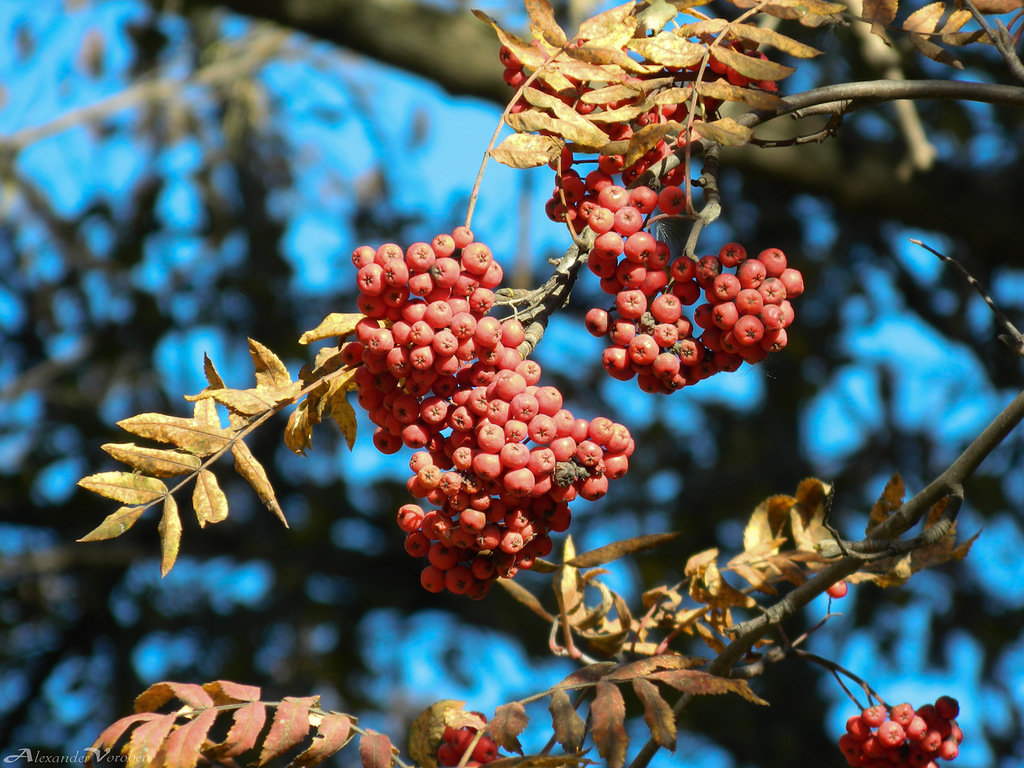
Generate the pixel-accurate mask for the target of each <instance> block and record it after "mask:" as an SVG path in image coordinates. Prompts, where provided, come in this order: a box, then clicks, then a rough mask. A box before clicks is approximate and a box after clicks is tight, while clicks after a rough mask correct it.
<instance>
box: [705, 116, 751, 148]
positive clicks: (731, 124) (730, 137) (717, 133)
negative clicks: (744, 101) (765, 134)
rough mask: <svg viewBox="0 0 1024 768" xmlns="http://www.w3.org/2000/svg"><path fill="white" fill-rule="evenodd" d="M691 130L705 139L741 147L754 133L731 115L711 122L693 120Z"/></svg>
mask: <svg viewBox="0 0 1024 768" xmlns="http://www.w3.org/2000/svg"><path fill="white" fill-rule="evenodd" d="M693 130H694V131H697V132H699V133H700V135H701V136H703V137H704V138H705V139H711V141H715V142H718V143H719V144H721V145H722V146H724V147H741V146H743V145H744V144H746V143H748V142H749V141H750V139H751V137H753V135H754V132H753V131H752V130H751V129H750V128H748V127H747V126H745V125H740V124H739V123H737V122H736V121H735V120H733V119H732V118H731V117H723V118H720V119H718V120H715V121H714V122H713V123H705V122H704V121H703V120H694V121H693Z"/></svg>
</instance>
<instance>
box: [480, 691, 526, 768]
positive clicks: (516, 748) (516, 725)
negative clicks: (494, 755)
mask: <svg viewBox="0 0 1024 768" xmlns="http://www.w3.org/2000/svg"><path fill="white" fill-rule="evenodd" d="M529 722H530V718H529V717H527V715H526V708H525V707H524V706H523V705H522V704H520V703H519V702H518V701H513V702H511V703H509V704H502V705H500V706H499V707H498V708H497V709H495V710H494V717H492V718H491V719H490V722H488V723H487V732H488V733H489V734H490V735H491V738H492V739H494V741H495V742H496V743H497V745H498V746H499V747H501V748H502V749H507V750H509V751H510V752H518V753H519V754H520V755H521V754H523V746H522V744H520V743H519V739H518V738H517V737H518V736H519V734H520V733H522V732H523V731H525V730H526V726H527V725H528V724H529Z"/></svg>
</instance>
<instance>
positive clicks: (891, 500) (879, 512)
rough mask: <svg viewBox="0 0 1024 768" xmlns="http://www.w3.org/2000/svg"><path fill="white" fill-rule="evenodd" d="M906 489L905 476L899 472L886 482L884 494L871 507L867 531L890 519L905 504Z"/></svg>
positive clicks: (869, 531)
mask: <svg viewBox="0 0 1024 768" xmlns="http://www.w3.org/2000/svg"><path fill="white" fill-rule="evenodd" d="M905 494H906V489H905V488H904V486H903V478H902V477H900V475H899V473H898V472H897V473H896V474H894V475H893V476H892V477H890V478H889V481H888V482H887V483H886V484H885V488H884V489H883V490H882V495H881V496H879V497H878V501H876V502H875V503H874V506H872V507H871V516H870V517H869V519H868V525H867V528H866V529H865V533H868V534H870V533H871V531H873V530H874V529H875V528H876V527H878V526H879V525H880V524H882V523H884V522H885V521H886V520H888V519H889V516H890V515H891V514H892V513H893V512H895V511H896V510H897V509H899V508H900V507H901V506H902V505H903V497H904V495H905Z"/></svg>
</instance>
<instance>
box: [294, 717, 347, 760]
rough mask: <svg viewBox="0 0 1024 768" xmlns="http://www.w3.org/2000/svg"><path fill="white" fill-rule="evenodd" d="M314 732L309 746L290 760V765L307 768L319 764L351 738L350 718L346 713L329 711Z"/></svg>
mask: <svg viewBox="0 0 1024 768" xmlns="http://www.w3.org/2000/svg"><path fill="white" fill-rule="evenodd" d="M316 734H317V735H316V736H314V737H313V743H312V744H310V745H309V748H308V749H306V750H305V751H304V752H302V753H300V754H299V755H298V756H296V758H295V759H294V760H292V762H291V765H292V766H296V768H309V767H311V766H314V765H319V764H320V763H322V762H323V761H324V760H326V759H327V758H328V757H330V756H331V755H333V754H334V753H335V752H337V751H338V750H339V749H341V748H342V747H344V746H345V745H346V744H347V743H348V741H349V739H350V738H352V719H351V718H350V717H349V716H348V715H342V714H340V713H338V712H329V713H328V714H326V715H324V718H323V720H321V721H320V725H319V726H318V727H317V731H316ZM289 768H291V766H289Z"/></svg>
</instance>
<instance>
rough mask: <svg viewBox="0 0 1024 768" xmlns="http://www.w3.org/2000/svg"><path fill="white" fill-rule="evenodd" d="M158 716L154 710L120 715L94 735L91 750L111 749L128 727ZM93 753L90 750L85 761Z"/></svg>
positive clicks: (91, 757) (89, 760)
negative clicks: (97, 734)
mask: <svg viewBox="0 0 1024 768" xmlns="http://www.w3.org/2000/svg"><path fill="white" fill-rule="evenodd" d="M158 717H162V715H158V714H156V713H155V712H138V713H136V714H134V715H128V716H127V717H122V718H121V719H120V720H117V721H115V722H114V723H111V724H110V725H108V726H107V727H106V728H104V729H103V732H102V733H101V734H100V735H99V736H98V737H96V741H94V742H93V743H92V750H103V749H112V748H113V747H114V745H115V744H117V742H118V741H119V740H120V738H121V737H122V736H124V734H125V732H126V731H127V730H128V729H129V728H131V727H132V726H134V725H137V724H138V723H145V722H147V721H149V720H155V719H156V718H158ZM94 755H95V752H94V751H90V752H89V754H88V755H86V758H85V761H86V763H90V762H91V761H92V759H93V757H94Z"/></svg>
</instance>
